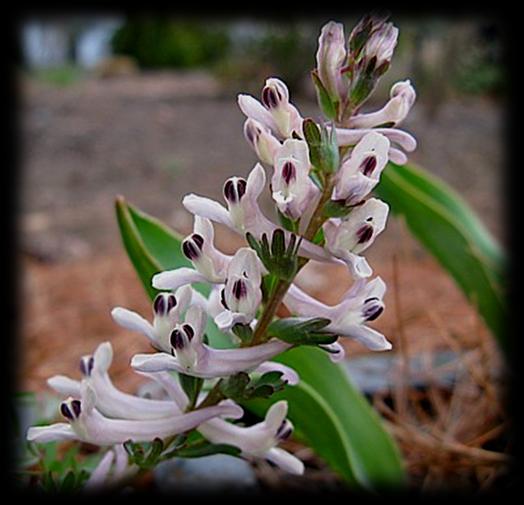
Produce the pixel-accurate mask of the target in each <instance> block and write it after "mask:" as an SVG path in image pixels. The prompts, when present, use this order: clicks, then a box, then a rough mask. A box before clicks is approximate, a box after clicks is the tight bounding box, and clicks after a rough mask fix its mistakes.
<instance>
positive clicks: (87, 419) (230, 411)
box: [26, 383, 243, 446]
mask: <svg viewBox="0 0 524 505" xmlns="http://www.w3.org/2000/svg"><path fill="white" fill-rule="evenodd" d="M95 404H96V394H95V392H94V390H93V389H92V388H91V386H89V385H88V384H87V383H83V384H82V391H81V399H80V400H79V399H74V398H71V397H70V398H68V399H67V400H65V401H64V402H62V403H61V405H60V412H61V413H62V415H63V416H64V417H65V418H66V419H67V421H69V422H68V423H55V424H52V425H49V426H33V427H31V428H29V430H28V432H27V437H26V438H27V440H29V441H30V442H41V443H45V442H53V441H62V440H79V441H81V442H86V443H88V444H93V445H99V446H107V445H116V444H123V443H124V442H126V441H128V440H133V441H134V442H148V441H151V440H153V439H154V438H157V437H158V438H165V437H170V436H173V435H177V434H179V433H183V432H185V431H188V430H191V429H194V428H196V427H197V426H199V425H200V424H202V423H203V422H205V421H209V420H210V419H212V418H214V417H217V416H228V417H230V418H234V419H238V418H240V417H241V416H242V415H243V410H242V409H241V408H240V407H239V406H238V405H235V404H232V403H231V402H224V404H219V405H215V406H213V407H206V408H203V409H198V410H194V411H191V412H188V413H187V414H180V415H176V416H171V417H167V418H161V419H148V420H134V419H132V420H129V419H110V418H108V417H105V416H103V415H102V414H101V413H100V412H99V411H98V410H97V409H96V408H95Z"/></svg>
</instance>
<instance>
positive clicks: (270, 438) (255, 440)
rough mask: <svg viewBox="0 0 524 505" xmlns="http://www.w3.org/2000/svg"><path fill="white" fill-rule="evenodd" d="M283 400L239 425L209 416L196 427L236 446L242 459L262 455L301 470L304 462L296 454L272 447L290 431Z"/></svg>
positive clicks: (216, 440) (212, 438) (214, 440)
mask: <svg viewBox="0 0 524 505" xmlns="http://www.w3.org/2000/svg"><path fill="white" fill-rule="evenodd" d="M286 415H287V402H286V401H284V400H282V401H279V402H277V403H274V404H273V405H272V406H271V407H270V408H269V410H268V411H267V413H266V418H265V419H264V421H262V422H261V423H258V424H255V425H253V426H250V427H247V428H245V427H242V426H238V425H235V424H231V423H227V422H225V421H222V420H220V419H213V420H211V421H208V422H206V423H204V424H202V425H201V426H200V427H199V429H198V430H199V431H200V433H202V435H204V437H206V438H207V439H208V440H209V441H210V442H212V443H215V444H229V445H234V446H235V447H238V448H239V449H240V450H241V451H242V452H241V455H242V456H243V457H245V458H246V459H259V458H260V459H266V460H268V461H271V462H272V463H274V464H275V465H277V466H279V467H280V468H282V470H285V471H286V472H289V473H293V474H298V475H300V474H302V473H304V464H303V463H302V461H300V460H299V459H298V458H297V457H296V456H293V455H292V454H290V453H289V452H287V451H285V450H283V449H280V448H278V447H276V446H277V445H278V444H279V443H280V442H281V441H282V440H285V439H287V438H288V437H289V436H290V435H291V433H292V432H293V425H292V424H291V422H290V421H288V420H287V419H286Z"/></svg>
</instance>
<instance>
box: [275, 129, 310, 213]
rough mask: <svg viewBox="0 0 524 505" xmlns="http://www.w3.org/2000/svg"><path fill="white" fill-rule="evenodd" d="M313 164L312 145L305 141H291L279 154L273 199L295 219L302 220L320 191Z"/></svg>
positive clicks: (276, 161)
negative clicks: (309, 148)
mask: <svg viewBox="0 0 524 505" xmlns="http://www.w3.org/2000/svg"><path fill="white" fill-rule="evenodd" d="M310 165H311V164H310V161H309V152H308V146H307V143H306V142H305V141H303V140H295V139H287V140H286V141H285V142H284V144H283V145H282V147H281V148H280V149H279V150H278V151H277V152H276V154H275V170H274V173H273V177H272V179H271V188H272V195H273V200H274V201H275V203H276V204H277V206H278V208H279V209H280V212H282V214H284V215H285V216H287V217H289V218H290V219H292V220H297V219H298V218H299V217H301V216H302V215H303V214H304V211H305V210H306V208H307V207H308V205H309V204H310V202H311V201H312V200H313V199H315V197H316V196H317V195H318V194H319V192H320V191H319V189H318V188H317V186H315V184H314V183H313V181H312V180H311V179H310V177H309V169H310Z"/></svg>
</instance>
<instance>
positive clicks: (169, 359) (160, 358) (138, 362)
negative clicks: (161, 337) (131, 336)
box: [131, 352, 180, 373]
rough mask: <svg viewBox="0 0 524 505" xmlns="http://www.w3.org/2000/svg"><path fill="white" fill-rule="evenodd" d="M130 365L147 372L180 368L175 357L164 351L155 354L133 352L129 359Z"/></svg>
mask: <svg viewBox="0 0 524 505" xmlns="http://www.w3.org/2000/svg"><path fill="white" fill-rule="evenodd" d="M131 366H132V367H133V368H136V369H137V370H140V371H141V372H148V373H149V372H163V371H165V370H179V369H180V365H179V363H178V361H177V359H176V358H174V357H173V356H170V355H169V354H166V353H165V352H159V353H155V354H135V355H134V356H133V358H132V359H131Z"/></svg>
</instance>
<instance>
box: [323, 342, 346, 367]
mask: <svg viewBox="0 0 524 505" xmlns="http://www.w3.org/2000/svg"><path fill="white" fill-rule="evenodd" d="M319 347H321V348H323V349H326V351H328V356H329V359H330V360H331V361H332V362H333V363H339V362H341V361H343V360H344V358H345V357H346V351H345V350H344V348H343V347H342V346H341V345H340V344H339V343H338V342H333V343H332V344H325V345H319Z"/></svg>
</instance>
